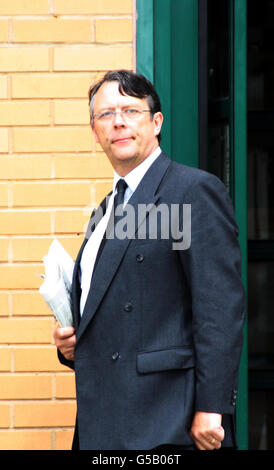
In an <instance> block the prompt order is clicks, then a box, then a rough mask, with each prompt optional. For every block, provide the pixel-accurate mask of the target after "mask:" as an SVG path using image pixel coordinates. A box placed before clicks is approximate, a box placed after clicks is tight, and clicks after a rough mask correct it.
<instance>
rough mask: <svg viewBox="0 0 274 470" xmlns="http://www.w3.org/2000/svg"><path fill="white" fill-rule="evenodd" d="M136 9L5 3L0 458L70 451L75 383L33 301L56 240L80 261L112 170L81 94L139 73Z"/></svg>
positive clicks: (123, 3)
mask: <svg viewBox="0 0 274 470" xmlns="http://www.w3.org/2000/svg"><path fill="white" fill-rule="evenodd" d="M134 11H135V9H134V2H133V1H132V0H115V1H113V0H1V2H0V449H18V450H20V449H23V450H37V449H42V450H43V449H46V450H47V449H49V450H50V449H57V450H58V449H69V448H70V446H71V440H72V434H73V426H74V419H75V410H76V407H75V385H74V374H73V372H71V371H70V370H69V369H68V368H66V367H64V366H62V365H61V364H60V363H59V362H58V360H57V355H56V348H55V346H54V343H53V339H52V333H53V330H54V328H55V321H54V319H53V317H52V316H51V312H50V311H49V309H48V307H47V306H46V304H45V303H44V302H43V300H42V298H40V295H39V293H38V288H39V286H40V284H41V278H40V277H39V276H38V274H39V273H41V272H43V264H42V258H43V256H44V254H46V252H47V251H48V247H49V245H50V242H51V241H52V239H53V238H54V237H57V238H58V240H60V241H61V242H62V243H63V245H64V247H65V248H66V249H67V250H68V251H69V253H70V254H71V255H72V256H73V258H75V255H76V253H77V251H78V248H79V246H80V244H81V241H82V238H83V233H84V229H85V224H86V223H87V220H88V218H89V215H90V211H91V208H92V207H93V206H94V205H96V204H98V203H99V201H100V200H101V199H102V197H103V196H104V195H105V194H106V193H107V192H108V191H109V188H110V187H111V181H112V169H111V167H110V165H109V163H108V161H107V158H106V156H105V155H104V154H103V153H102V151H101V149H100V147H99V146H98V145H97V144H95V141H94V140H93V138H92V135H91V130H90V127H89V112H88V101H87V94H88V89H89V86H90V84H91V83H92V82H93V81H94V80H95V79H96V77H98V75H100V74H101V73H103V72H104V71H106V70H110V69H115V68H129V69H132V68H133V67H134V63H133V62H134V33H133V31H134V28H133V23H134Z"/></svg>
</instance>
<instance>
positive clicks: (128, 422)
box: [59, 152, 245, 449]
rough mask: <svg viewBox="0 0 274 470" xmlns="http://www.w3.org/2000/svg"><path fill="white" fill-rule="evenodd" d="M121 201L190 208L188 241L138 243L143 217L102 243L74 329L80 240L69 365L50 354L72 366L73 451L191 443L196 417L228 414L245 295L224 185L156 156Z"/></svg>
mask: <svg viewBox="0 0 274 470" xmlns="http://www.w3.org/2000/svg"><path fill="white" fill-rule="evenodd" d="M129 203H130V204H131V206H132V207H133V208H135V209H136V214H137V213H138V211H137V208H138V205H139V204H145V205H149V204H150V205H151V206H149V207H150V208H151V210H152V211H153V210H155V209H156V210H157V208H160V207H162V206H163V205H164V206H165V207H169V208H170V207H171V205H173V206H174V207H176V205H178V207H181V208H182V207H183V206H182V205H183V204H188V205H189V204H190V205H191V243H190V246H189V247H188V248H187V249H184V250H174V249H173V247H174V245H173V243H174V240H173V239H172V237H171V236H168V237H166V238H163V237H162V233H160V228H161V227H162V226H161V224H157V231H156V236H155V234H154V238H153V239H150V238H149V237H147V238H144V237H143V238H138V236H136V234H137V233H139V232H141V233H142V234H143V235H144V233H146V232H147V231H148V230H149V228H145V227H146V226H145V224H147V222H148V219H149V215H150V214H151V212H149V211H148V214H146V216H144V217H141V218H140V217H139V218H138V219H136V225H135V227H134V231H133V232H132V234H131V236H130V237H129V238H126V239H124V240H121V239H118V238H117V237H116V238H114V239H112V240H108V241H107V243H106V245H105V248H104V251H103V253H102V255H101V258H100V260H99V262H98V265H97V267H96V270H95V273H94V275H93V279H92V284H91V288H90V292H89V295H88V298H87V302H86V305H85V309H84V312H83V316H82V318H81V321H80V316H79V300H80V285H79V279H78V274H79V263H80V260H81V254H82V251H83V248H84V246H85V243H86V241H87V240H85V241H84V243H83V245H82V247H81V249H80V252H79V255H78V257H77V260H76V263H75V270H74V279H73V292H72V302H73V313H74V322H75V328H76V337H77V341H76V347H75V357H74V362H69V361H66V360H65V359H64V357H63V356H62V355H61V354H60V353H59V358H60V360H61V362H63V363H64V364H67V365H69V366H70V367H73V368H74V369H75V375H76V391H77V422H78V434H79V447H80V449H152V448H154V447H157V446H159V445H163V444H173V445H182V446H188V445H191V444H193V442H192V439H191V438H190V436H189V429H190V426H191V421H192V418H193V414H194V412H195V410H200V411H208V412H216V413H222V414H223V415H225V416H226V417H230V416H233V415H234V411H235V398H236V393H237V382H238V367H239V361H240V354H241V347H242V328H243V322H244V310H245V296H244V289H243V285H242V282H241V277H240V250H239V245H238V241H237V235H238V229H237V225H236V223H235V220H234V215H233V208H232V204H231V201H230V198H229V196H228V194H227V192H226V189H225V187H224V185H223V184H222V183H221V182H220V180H219V179H218V178H216V177H215V176H213V175H211V174H209V173H206V172H204V171H201V170H197V169H194V168H190V167H187V166H184V165H181V164H178V163H175V162H173V161H171V160H170V159H169V158H168V157H167V156H166V155H165V154H164V153H163V152H162V154H161V155H160V156H159V157H158V158H157V159H156V161H155V162H154V163H153V164H152V166H151V167H150V169H149V170H148V172H147V173H146V174H145V176H144V178H143V179H142V181H141V183H140V184H139V186H138V187H137V189H136V191H135V192H134V194H133V195H132V197H131V199H130V200H129ZM103 204H104V202H103ZM139 207H140V206H139ZM147 207H148V206H147ZM188 207H189V206H188ZM159 213H160V211H159ZM92 220H93V219H92ZM147 225H148V224H147ZM170 226H171V224H170ZM138 228H139V232H136V230H137V229H138ZM141 229H142V230H141ZM170 231H171V228H170ZM134 234H135V236H134ZM143 235H142V236H143ZM169 235H170V234H169ZM227 421H229V423H231V422H232V421H231V420H227V419H225V420H224V422H225V423H227ZM229 426H230V424H229ZM226 431H227V435H228V436H231V435H232V434H233V432H232V429H231V428H230V429H227V430H226ZM230 444H231V442H230V443H229V445H230Z"/></svg>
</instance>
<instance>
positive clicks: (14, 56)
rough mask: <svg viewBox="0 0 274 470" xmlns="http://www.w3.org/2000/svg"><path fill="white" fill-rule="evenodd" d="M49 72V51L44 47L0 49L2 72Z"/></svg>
mask: <svg viewBox="0 0 274 470" xmlns="http://www.w3.org/2000/svg"><path fill="white" fill-rule="evenodd" d="M46 70H49V50H48V49H47V48H42V47H0V71H1V72H15V71H18V72H21V71H22V72H26V71H33V72H35V71H46Z"/></svg>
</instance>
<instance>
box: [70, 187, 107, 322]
mask: <svg viewBox="0 0 274 470" xmlns="http://www.w3.org/2000/svg"><path fill="white" fill-rule="evenodd" d="M110 194H111V193H110ZM110 194H108V196H110ZM108 196H107V197H108ZM107 197H106V198H105V199H104V200H103V201H102V202H101V204H100V206H99V207H98V208H97V209H94V210H93V211H92V214H91V216H90V220H89V225H88V229H87V232H86V235H85V238H84V241H83V243H82V245H81V247H80V250H79V253H78V255H77V258H76V260H75V264H74V269H73V276H72V290H71V303H72V312H73V320H74V326H75V328H76V330H77V329H78V327H79V323H80V319H81V317H80V298H81V286H80V280H79V272H80V263H81V258H82V254H83V251H84V248H85V246H86V244H87V242H88V240H89V237H90V235H91V234H92V232H93V231H94V228H95V225H96V224H97V223H98V222H99V221H100V219H101V218H102V216H103V215H104V213H105V210H106V202H107Z"/></svg>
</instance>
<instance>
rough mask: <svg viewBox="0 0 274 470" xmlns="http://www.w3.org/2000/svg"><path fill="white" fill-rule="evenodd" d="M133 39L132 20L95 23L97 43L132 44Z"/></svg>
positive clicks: (111, 20) (106, 20) (109, 20)
mask: <svg viewBox="0 0 274 470" xmlns="http://www.w3.org/2000/svg"><path fill="white" fill-rule="evenodd" d="M132 40H133V37H132V20H130V19H115V20H113V19H104V20H96V21H95V41H96V42H102V43H104V42H108V43H111V42H112V43H113V42H130V41H132Z"/></svg>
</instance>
